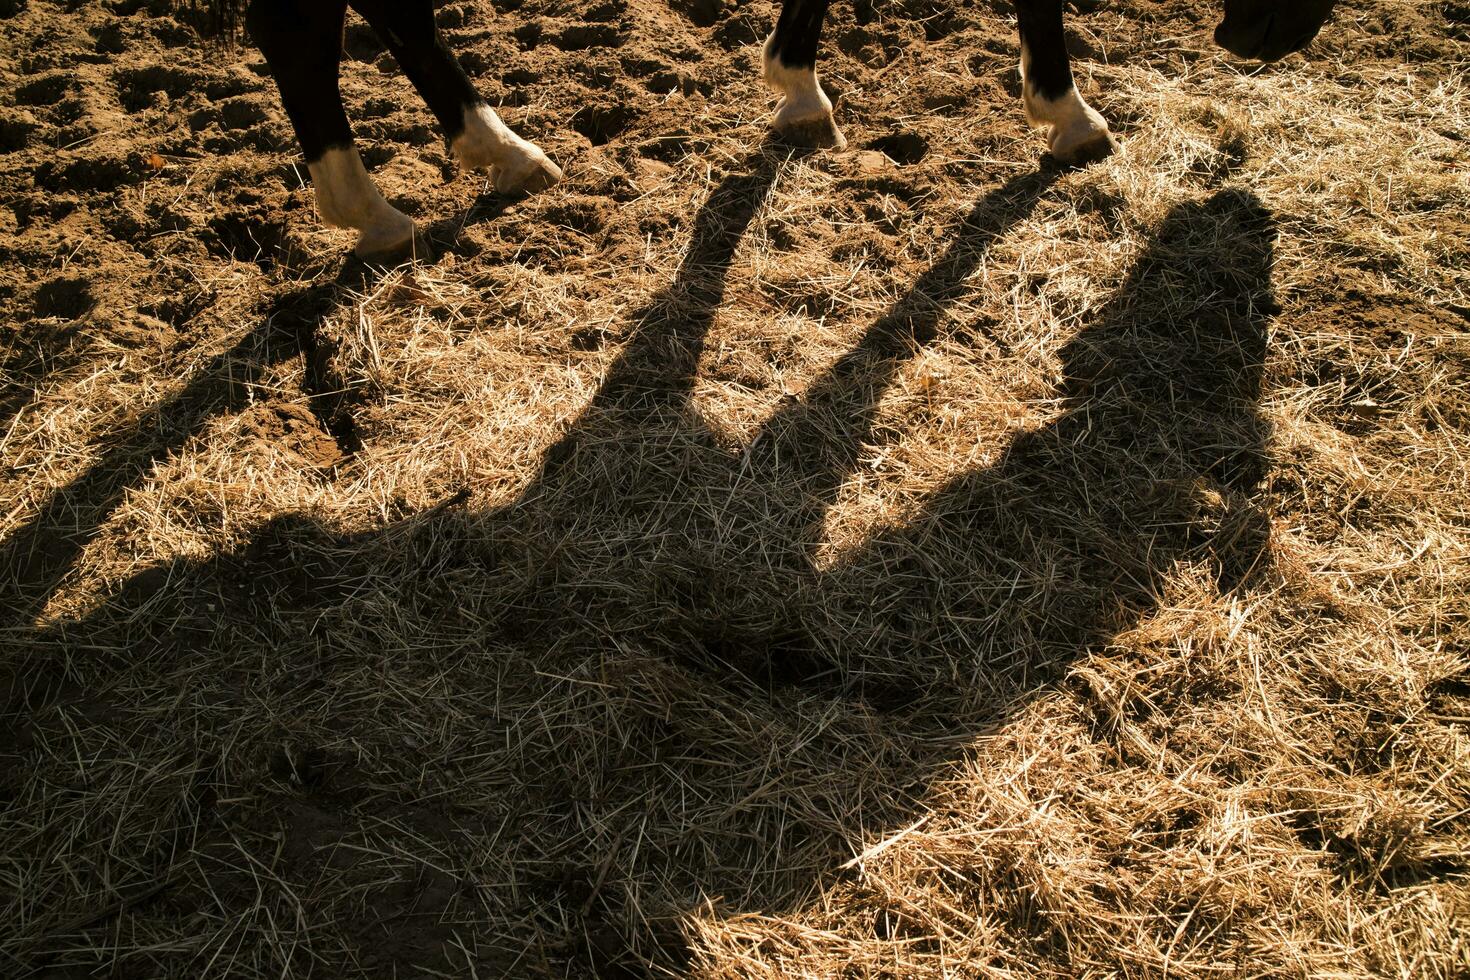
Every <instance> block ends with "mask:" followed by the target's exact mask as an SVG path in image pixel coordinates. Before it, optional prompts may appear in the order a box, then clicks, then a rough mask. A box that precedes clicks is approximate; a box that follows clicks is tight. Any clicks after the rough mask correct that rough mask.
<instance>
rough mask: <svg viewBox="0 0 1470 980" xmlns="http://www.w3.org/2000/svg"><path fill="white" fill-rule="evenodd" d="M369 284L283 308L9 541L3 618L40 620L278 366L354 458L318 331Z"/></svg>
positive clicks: (335, 286) (344, 276) (317, 294)
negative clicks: (127, 517)
mask: <svg viewBox="0 0 1470 980" xmlns="http://www.w3.org/2000/svg"><path fill="white" fill-rule="evenodd" d="M370 274H371V271H370V270H369V269H368V268H367V267H365V266H362V265H361V264H359V263H349V264H348V265H347V266H346V267H345V268H344V269H343V271H342V272H341V274H339V275H338V276H337V277H336V278H335V279H334V280H332V281H329V282H323V283H317V284H315V285H312V286H308V287H306V288H304V289H300V290H296V291H293V292H291V293H288V294H286V295H285V296H282V297H280V298H278V299H277V300H276V301H275V302H274V303H272V305H271V308H270V310H269V311H268V312H267V314H266V315H265V316H264V317H263V318H262V319H261V321H260V323H259V324H258V325H257V326H256V327H255V329H253V330H251V331H250V332H249V333H247V334H246V335H245V336H244V337H242V338H241V339H240V340H239V341H238V342H236V343H235V344H234V345H232V346H231V347H230V348H229V349H228V350H226V351H224V352H223V353H221V354H219V355H217V356H216V357H214V358H212V359H211V360H210V362H209V363H208V364H207V365H205V367H204V368H203V369H201V370H200V371H199V372H198V373H197V374H196V375H195V377H194V378H193V380H191V381H190V382H189V383H188V384H187V385H185V386H184V388H183V389H182V390H180V391H178V392H177V393H176V394H174V395H172V396H170V397H169V398H167V399H165V400H164V401H162V402H160V403H159V404H157V405H155V406H153V407H152V408H150V409H149V410H148V411H147V412H145V413H144V414H143V415H142V416H141V417H140V418H139V419H138V420H137V421H136V422H135V423H133V425H132V426H131V430H130V432H129V433H128V434H126V435H123V436H122V437H121V438H115V439H114V441H113V442H112V444H111V445H110V446H109V447H108V448H107V449H106V450H104V451H103V453H102V454H101V457H100V458H99V459H98V460H97V461H96V462H94V463H92V464H91V465H90V466H88V467H87V468H86V470H85V471H83V472H82V473H81V474H80V475H79V476H77V477H76V478H75V479H73V480H72V481H71V482H70V483H68V484H67V485H66V486H64V487H61V488H59V489H57V490H55V491H53V492H51V494H50V495H49V496H48V497H47V499H46V501H45V503H44V504H42V506H41V507H40V509H39V510H38V511H37V512H36V514H35V515H34V516H33V517H31V519H30V520H28V521H26V522H25V523H24V524H22V525H21V526H20V527H19V528H18V529H16V530H15V531H14V532H12V533H11V534H10V535H9V537H7V538H6V539H4V540H3V541H0V609H5V610H6V611H7V612H8V613H9V614H10V615H9V617H8V621H9V622H10V623H13V624H15V625H19V624H21V623H24V622H26V621H28V620H29V619H30V618H33V617H34V616H36V615H37V614H38V613H39V612H40V610H41V609H42V608H43V607H44V606H45V604H46V601H47V600H48V599H49V598H50V596H51V595H52V594H53V592H54V591H55V590H56V588H57V587H58V586H59V585H60V583H61V582H62V580H63V579H64V578H65V577H66V575H67V573H68V572H69V571H70V570H71V568H72V566H73V565H74V564H75V562H76V560H77V558H78V557H79V556H80V555H81V553H82V551H83V550H84V549H85V548H86V547H87V545H88V543H89V542H90V541H92V539H93V538H94V537H95V536H96V534H97V531H98V529H99V528H100V527H101V526H102V525H103V524H104V523H105V522H106V521H107V519H108V517H109V516H110V515H111V514H112V512H113V511H114V510H115V509H116V508H117V506H118V504H120V503H121V502H122V499H123V497H124V496H125V495H126V493H127V491H128V488H129V487H131V486H133V485H134V484H135V482H136V481H137V480H138V479H139V478H140V477H142V476H143V475H144V474H146V473H147V472H148V470H149V468H150V467H151V466H153V465H154V464H156V463H158V462H159V461H160V460H163V459H165V458H167V457H168V456H169V455H171V454H173V453H175V452H177V451H178V450H179V449H180V448H182V447H183V446H184V444H185V443H186V442H187V441H188V440H189V439H190V438H191V437H192V436H193V435H194V434H195V433H197V432H198V431H199V430H200V429H201V428H202V427H203V426H204V424H205V423H206V422H207V421H208V419H209V418H211V417H212V416H215V415H218V414H221V413H225V412H230V411H232V410H235V409H238V408H239V407H240V406H242V405H243V404H244V403H245V401H246V399H247V398H248V397H249V392H250V390H251V388H252V386H253V385H255V384H256V383H257V382H258V381H259V380H260V378H261V377H262V376H263V375H264V373H265V372H266V371H268V370H269V369H270V368H271V367H272V366H274V365H277V364H280V363H281V362H283V361H286V360H289V359H291V358H294V357H303V358H304V359H305V361H306V371H307V382H306V388H307V394H308V397H309V400H310V402H311V407H312V410H313V412H314V413H315V414H316V415H317V416H318V418H319V419H320V420H321V421H322V422H323V424H324V427H325V428H326V429H327V430H328V431H330V432H331V433H332V435H333V436H334V437H336V438H337V440H338V442H339V444H341V445H342V446H343V448H344V449H345V450H348V451H351V450H352V449H353V448H355V446H354V433H353V432H352V429H351V421H350V417H349V416H348V415H346V414H345V413H344V412H342V411H341V410H340V406H338V405H337V404H336V402H337V400H338V399H339V398H340V393H339V391H337V390H336V386H334V385H332V384H330V383H329V382H328V381H327V379H326V370H327V368H326V362H327V358H328V354H329V351H327V350H326V349H325V348H324V347H323V345H322V343H321V338H320V334H319V330H318V328H319V326H320V324H321V321H322V318H323V317H324V316H326V314H327V313H329V312H330V311H331V309H333V308H334V303H335V299H336V297H337V296H338V294H339V293H340V291H341V290H342V289H343V288H353V287H359V288H360V287H361V286H362V285H363V282H364V280H365V277H366V276H368V275H370ZM5 622H6V621H5V620H0V625H3V624H4V623H5Z"/></svg>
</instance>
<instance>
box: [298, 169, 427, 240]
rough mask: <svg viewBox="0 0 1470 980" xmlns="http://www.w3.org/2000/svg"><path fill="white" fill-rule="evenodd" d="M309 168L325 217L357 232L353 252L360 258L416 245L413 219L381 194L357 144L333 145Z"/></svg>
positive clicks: (340, 226)
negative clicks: (361, 156)
mask: <svg viewBox="0 0 1470 980" xmlns="http://www.w3.org/2000/svg"><path fill="white" fill-rule="evenodd" d="M306 167H307V169H308V170H310V171H311V183H312V185H313V186H314V187H315V188H316V206H317V210H318V211H320V212H321V215H322V220H323V221H325V222H326V223H327V224H329V225H333V226H335V227H338V228H352V229H354V230H356V231H357V233H358V234H357V246H356V247H355V248H354V249H353V252H354V253H356V254H357V256H358V258H363V259H367V258H376V257H385V256H389V255H395V254H396V253H401V252H402V251H404V250H405V249H408V248H411V247H412V245H413V219H412V218H410V217H409V216H408V215H406V214H404V213H403V212H402V211H399V210H398V209H396V208H394V207H393V205H391V204H389V203H388V202H387V201H385V200H384V199H383V195H382V194H380V193H378V188H377V185H376V184H374V183H373V179H372V178H371V177H369V176H368V172H367V169H366V168H365V167H364V166H363V165H362V158H360V157H359V156H358V155H357V149H356V148H355V147H352V146H338V147H333V148H332V149H330V150H327V151H326V152H325V153H323V154H322V156H321V159H320V160H317V161H315V162H314V163H308V164H307V165H306Z"/></svg>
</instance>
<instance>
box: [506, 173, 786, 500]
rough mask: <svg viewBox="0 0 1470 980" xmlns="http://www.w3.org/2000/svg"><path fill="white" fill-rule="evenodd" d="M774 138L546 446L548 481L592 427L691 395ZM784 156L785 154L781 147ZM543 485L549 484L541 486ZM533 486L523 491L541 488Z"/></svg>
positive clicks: (727, 191)
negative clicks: (563, 429) (584, 401)
mask: <svg viewBox="0 0 1470 980" xmlns="http://www.w3.org/2000/svg"><path fill="white" fill-rule="evenodd" d="M778 152H779V151H778V149H777V145H776V144H765V145H762V146H760V147H759V148H757V149H756V150H754V151H752V152H751V153H749V154H747V155H746V157H745V158H744V159H743V160H741V161H740V162H739V163H738V164H736V166H735V167H733V168H732V171H731V173H730V174H728V175H727V176H725V177H724V178H723V179H722V180H721V181H720V182H719V183H718V184H717V185H716V186H715V188H714V190H713V191H711V192H710V195H709V197H708V198H707V199H706V200H705V203H704V205H703V206H702V207H701V208H700V210H699V213H698V215H697V216H696V217H695V219H694V232H693V235H692V237H691V239H690V242H689V247H688V249H687V250H686V251H685V253H684V258H683V259H682V260H681V261H680V263H679V268H678V271H677V272H675V274H674V279H673V281H672V282H671V283H670V284H669V285H668V286H667V287H666V288H664V289H663V290H661V291H660V292H659V293H658V294H657V295H655V296H654V297H653V298H652V299H651V300H650V301H649V302H648V303H647V304H646V306H645V307H644V308H643V309H642V310H641V311H640V312H639V313H638V314H637V315H636V316H635V317H634V318H633V323H632V326H631V336H630V338H629V340H628V341H627V342H626V345H625V346H624V348H623V349H622V351H621V352H619V354H618V357H617V360H616V361H615V362H614V363H613V365H612V367H611V368H610V369H609V370H608V372H607V375H606V377H605V378H604V379H603V381H602V384H601V385H600V386H599V388H598V390H597V393H596V394H595V395H594V396H593V398H592V400H591V401H590V402H589V404H588V405H587V407H586V409H585V410H584V411H583V412H582V415H581V417H580V418H579V419H578V420H577V422H576V424H575V425H574V426H573V427H572V429H571V430H570V431H569V432H568V434H567V435H566V436H565V437H563V438H562V439H560V440H558V441H557V442H556V444H554V445H553V446H552V447H551V449H550V450H549V451H548V452H547V454H546V462H545V464H544V467H543V472H542V482H543V483H547V482H554V481H555V480H556V477H557V474H558V473H559V472H560V471H561V470H562V469H563V468H564V467H566V466H567V465H568V464H569V463H570V462H571V459H572V457H574V456H575V455H576V453H577V449H578V446H579V444H580V443H581V442H582V441H583V440H584V439H585V438H586V437H587V436H588V435H589V434H590V433H593V432H598V433H601V432H603V431H604V430H606V429H608V428H612V429H623V430H629V429H637V428H638V427H640V426H641V425H643V424H644V423H646V422H647V421H649V420H651V419H653V418H654V417H656V416H661V415H667V414H668V413H670V412H674V413H677V412H679V411H681V410H682V409H683V407H684V406H685V404H686V403H687V402H688V400H689V394H690V391H691V390H692V388H693V385H694V376H695V369H696V367H697V366H698V364H699V357H700V354H701V352H702V351H703V349H704V339H705V335H706V334H707V333H708V331H709V327H710V324H711V322H712V321H713V320H714V316H715V313H716V312H718V310H719V307H720V303H721V302H722V301H723V300H724V296H725V281H726V279H727V278H728V276H729V271H730V263H731V261H732V260H733V259H734V256H735V249H736V248H737V247H738V246H739V245H740V241H741V239H742V238H743V237H744V236H745V230H746V228H748V227H749V226H750V222H751V220H752V219H753V218H754V217H755V215H756V213H757V212H758V211H759V210H760V207H761V205H762V204H763V203H764V202H765V200H766V197H767V196H768V195H769V194H770V191H771V187H772V186H773V185H774V183H775V180H776V176H777V173H778V172H779V162H780V159H782V158H783V157H782V156H778ZM783 156H784V155H783ZM541 489H544V488H541ZM539 492H540V491H539V490H538V489H537V488H533V489H532V490H530V491H528V493H527V494H526V495H525V496H526V498H533V497H535V496H537V495H538V494H539Z"/></svg>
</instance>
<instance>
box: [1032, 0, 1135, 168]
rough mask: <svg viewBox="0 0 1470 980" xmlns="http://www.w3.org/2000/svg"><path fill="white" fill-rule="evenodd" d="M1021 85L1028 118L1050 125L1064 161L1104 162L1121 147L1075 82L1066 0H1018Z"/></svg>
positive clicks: (1055, 151) (1050, 138)
mask: <svg viewBox="0 0 1470 980" xmlns="http://www.w3.org/2000/svg"><path fill="white" fill-rule="evenodd" d="M1016 17H1017V20H1018V21H1019V22H1020V28H1021V87H1022V99H1023V100H1024V101H1025V104H1026V118H1027V120H1029V121H1030V123H1031V125H1033V126H1045V127H1046V128H1047V136H1046V144H1047V147H1048V148H1049V149H1050V150H1051V153H1052V156H1054V157H1056V158H1057V159H1058V160H1060V161H1061V162H1062V163H1066V164H1081V163H1091V162H1092V161H1094V160H1101V159H1102V158H1103V157H1105V156H1107V155H1108V154H1110V153H1112V152H1113V151H1114V150H1115V149H1117V146H1118V144H1117V143H1116V142H1114V140H1113V134H1112V133H1110V132H1109V131H1108V124H1107V122H1106V121H1105V120H1104V119H1103V117H1102V116H1101V115H1099V114H1098V113H1097V110H1095V109H1093V108H1092V106H1090V105H1088V104H1087V103H1086V102H1085V101H1084V100H1083V98H1082V96H1081V95H1079V94H1078V92H1077V87H1076V86H1075V85H1074V84H1073V83H1072V67H1071V64H1070V63H1069V61H1068V58H1067V46H1066V40H1065V38H1064V36H1063V34H1062V0H1017V2H1016Z"/></svg>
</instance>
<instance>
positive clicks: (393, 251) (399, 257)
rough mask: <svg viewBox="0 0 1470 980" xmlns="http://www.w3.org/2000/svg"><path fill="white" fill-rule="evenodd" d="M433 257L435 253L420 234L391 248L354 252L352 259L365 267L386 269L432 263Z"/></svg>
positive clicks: (354, 250)
mask: <svg viewBox="0 0 1470 980" xmlns="http://www.w3.org/2000/svg"><path fill="white" fill-rule="evenodd" d="M433 255H434V253H433V250H432V249H431V248H429V242H428V240H427V239H425V238H424V236H423V235H419V234H415V235H414V236H413V237H412V238H410V239H409V240H408V241H406V242H403V243H402V244H400V245H395V246H393V247H391V248H380V249H373V250H361V249H353V250H352V257H353V258H355V259H357V261H359V262H361V263H363V264H364V265H371V266H377V267H379V268H385V269H391V268H393V267H395V266H400V265H408V264H410V263H413V262H430V261H432V260H433Z"/></svg>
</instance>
